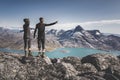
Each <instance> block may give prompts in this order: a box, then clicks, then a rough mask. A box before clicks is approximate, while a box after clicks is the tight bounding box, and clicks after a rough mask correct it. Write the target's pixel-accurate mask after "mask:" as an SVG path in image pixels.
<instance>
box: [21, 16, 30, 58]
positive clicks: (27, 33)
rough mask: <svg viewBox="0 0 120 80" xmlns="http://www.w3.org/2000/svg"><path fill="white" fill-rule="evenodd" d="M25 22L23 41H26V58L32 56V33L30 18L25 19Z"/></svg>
mask: <svg viewBox="0 0 120 80" xmlns="http://www.w3.org/2000/svg"><path fill="white" fill-rule="evenodd" d="M23 21H24V22H25V24H24V25H23V31H24V35H23V39H24V51H25V57H28V56H32V53H31V38H30V37H31V33H30V27H29V24H30V21H29V19H28V18H25V19H24V20H23Z"/></svg>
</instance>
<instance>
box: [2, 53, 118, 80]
mask: <svg viewBox="0 0 120 80" xmlns="http://www.w3.org/2000/svg"><path fill="white" fill-rule="evenodd" d="M0 80H120V56H114V55H111V54H93V55H88V56H86V57H83V58H79V57H64V58H62V59H50V58H48V57H47V56H45V57H44V58H42V57H40V56H39V57H28V58H24V57H23V55H19V54H12V53H0Z"/></svg>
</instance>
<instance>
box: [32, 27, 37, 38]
mask: <svg viewBox="0 0 120 80" xmlns="http://www.w3.org/2000/svg"><path fill="white" fill-rule="evenodd" d="M36 31H37V26H36V27H35V30H34V35H33V38H35V34H36Z"/></svg>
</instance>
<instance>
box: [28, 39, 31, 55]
mask: <svg viewBox="0 0 120 80" xmlns="http://www.w3.org/2000/svg"><path fill="white" fill-rule="evenodd" d="M28 50H29V54H28V55H29V56H32V53H31V39H28Z"/></svg>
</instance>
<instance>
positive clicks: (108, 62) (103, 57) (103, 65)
mask: <svg viewBox="0 0 120 80" xmlns="http://www.w3.org/2000/svg"><path fill="white" fill-rule="evenodd" d="M81 62H82V63H91V64H93V65H94V66H95V68H96V69H97V70H98V71H101V70H106V69H107V68H108V67H109V66H112V65H118V64H119V59H118V57H117V56H114V55H112V54H93V55H88V56H86V57H83V58H82V60H81Z"/></svg>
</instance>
